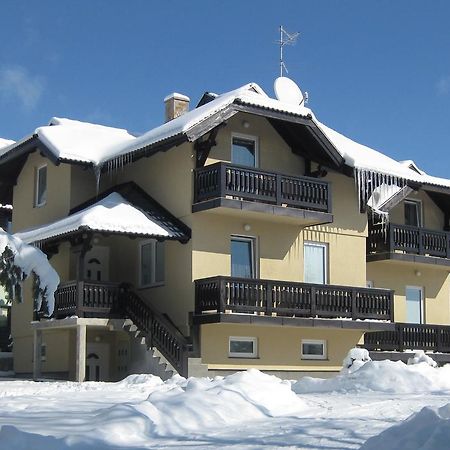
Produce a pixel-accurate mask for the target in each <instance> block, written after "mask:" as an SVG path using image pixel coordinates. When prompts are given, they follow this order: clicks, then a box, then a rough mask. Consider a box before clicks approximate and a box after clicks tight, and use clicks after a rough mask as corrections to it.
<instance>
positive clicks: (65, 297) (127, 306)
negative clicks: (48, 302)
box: [53, 281, 189, 376]
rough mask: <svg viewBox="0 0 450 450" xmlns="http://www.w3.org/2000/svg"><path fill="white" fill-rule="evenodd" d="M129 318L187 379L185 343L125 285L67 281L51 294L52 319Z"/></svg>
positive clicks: (173, 329)
mask: <svg viewBox="0 0 450 450" xmlns="http://www.w3.org/2000/svg"><path fill="white" fill-rule="evenodd" d="M73 315H76V316H78V317H98V318H102V317H106V318H110V317H122V318H130V319H131V320H132V321H133V323H134V324H135V325H136V327H137V328H138V329H139V331H140V332H141V333H143V334H144V335H145V336H146V337H147V345H149V346H150V347H156V348H157V349H158V350H159V351H160V352H161V353H162V354H163V355H164V357H165V358H166V359H167V360H168V361H169V362H170V363H171V364H172V365H173V367H174V368H175V369H176V370H177V371H178V373H179V374H180V375H183V376H187V355H188V351H189V343H188V341H187V339H186V338H185V337H184V336H183V335H182V334H181V333H180V332H179V331H178V330H177V328H176V327H175V326H174V325H173V324H172V323H171V322H170V321H169V320H167V319H166V318H165V317H164V316H162V315H161V314H160V313H158V312H156V311H154V310H153V309H152V308H151V307H150V306H149V305H148V304H147V303H145V302H144V301H143V300H142V299H141V298H140V297H139V296H138V295H137V294H135V293H134V292H133V291H131V290H130V289H129V287H128V286H127V285H125V284H119V283H108V282H104V281H101V282H92V281H70V282H67V283H61V284H60V285H59V287H58V289H57V291H56V293H55V311H54V313H53V317H55V318H57V319H60V318H64V317H70V316H73Z"/></svg>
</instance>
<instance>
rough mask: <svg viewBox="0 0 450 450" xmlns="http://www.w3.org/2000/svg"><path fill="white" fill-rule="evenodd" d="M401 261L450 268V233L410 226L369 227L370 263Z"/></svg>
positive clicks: (368, 246)
mask: <svg viewBox="0 0 450 450" xmlns="http://www.w3.org/2000/svg"><path fill="white" fill-rule="evenodd" d="M382 259H397V260H403V261H411V262H421V263H425V264H428V263H429V264H438V265H444V266H450V233H449V232H445V231H435V230H427V229H424V228H420V227H412V226H407V225H396V224H388V225H387V226H386V229H385V230H384V229H383V227H382V225H381V224H376V225H371V226H369V236H368V239H367V261H378V260H382Z"/></svg>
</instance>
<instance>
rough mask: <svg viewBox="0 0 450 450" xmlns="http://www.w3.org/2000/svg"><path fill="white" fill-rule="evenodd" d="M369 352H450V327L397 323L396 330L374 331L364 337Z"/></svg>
mask: <svg viewBox="0 0 450 450" xmlns="http://www.w3.org/2000/svg"><path fill="white" fill-rule="evenodd" d="M364 347H365V348H366V349H367V350H372V351H373V350H380V351H399V352H402V351H404V350H429V351H434V352H442V353H449V352H450V326H444V325H421V324H414V323H396V324H395V330H392V331H374V332H369V333H366V334H365V335H364Z"/></svg>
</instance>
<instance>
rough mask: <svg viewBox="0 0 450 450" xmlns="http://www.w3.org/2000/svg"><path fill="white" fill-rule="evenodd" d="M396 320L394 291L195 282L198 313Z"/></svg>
mask: <svg viewBox="0 0 450 450" xmlns="http://www.w3.org/2000/svg"><path fill="white" fill-rule="evenodd" d="M227 311H230V312H235V313H248V314H255V313H256V314H257V313H260V314H265V315H273V314H276V315H278V316H297V317H324V318H349V319H377V320H387V321H393V317H394V307H393V291H391V290H387V289H372V288H359V287H351V286H331V285H320V284H310V283H291V282H287V281H273V280H260V279H248V278H233V277H223V276H217V277H212V278H205V279H201V280H196V281H195V313H196V314H204V313H208V312H215V313H224V312H227Z"/></svg>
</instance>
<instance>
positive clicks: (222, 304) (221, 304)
mask: <svg viewBox="0 0 450 450" xmlns="http://www.w3.org/2000/svg"><path fill="white" fill-rule="evenodd" d="M218 283H219V299H218V302H217V312H218V313H223V312H225V295H226V288H225V280H224V279H223V278H219V280H218Z"/></svg>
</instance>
